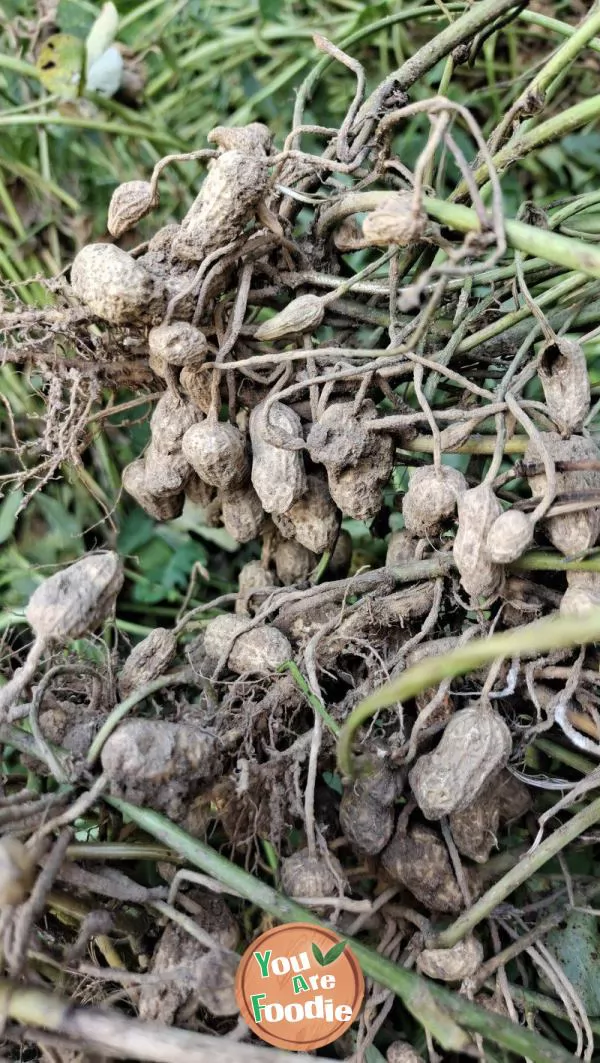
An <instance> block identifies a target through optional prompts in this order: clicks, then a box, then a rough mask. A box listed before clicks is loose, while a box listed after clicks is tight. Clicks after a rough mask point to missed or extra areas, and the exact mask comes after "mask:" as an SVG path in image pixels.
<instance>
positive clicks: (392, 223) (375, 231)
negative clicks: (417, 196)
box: [362, 192, 427, 247]
mask: <svg viewBox="0 0 600 1063" xmlns="http://www.w3.org/2000/svg"><path fill="white" fill-rule="evenodd" d="M426 227H427V216H426V215H425V214H424V213H423V212H422V211H418V212H417V213H414V212H413V196H412V194H411V193H410V192H393V193H391V194H390V195H389V196H388V197H387V198H386V199H385V200H383V201H382V203H381V204H380V206H378V207H377V208H376V209H375V210H373V211H369V213H368V214H367V215H366V217H365V219H364V221H363V223H362V232H363V237H364V239H365V240H368V241H369V243H370V244H372V245H373V246H375V247H385V246H387V245H388V244H398V245H399V246H400V247H406V246H407V245H408V244H415V243H418V241H419V240H420V239H421V238H422V236H423V233H424V232H425V229H426Z"/></svg>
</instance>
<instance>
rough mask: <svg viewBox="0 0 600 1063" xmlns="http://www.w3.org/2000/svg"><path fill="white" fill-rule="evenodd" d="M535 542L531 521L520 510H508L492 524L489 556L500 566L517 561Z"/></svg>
mask: <svg viewBox="0 0 600 1063" xmlns="http://www.w3.org/2000/svg"><path fill="white" fill-rule="evenodd" d="M532 542H533V525H532V523H531V519H530V518H529V517H528V516H527V514H526V513H523V512H522V510H520V509H506V510H505V511H504V513H501V514H500V516H499V517H496V520H495V521H494V523H493V524H492V526H491V528H490V530H489V532H488V537H487V541H486V548H487V552H488V556H489V557H490V559H491V560H492V561H495V562H496V563H497V564H499V565H508V564H510V562H511V561H516V560H517V558H519V557H521V555H522V554H524V553H525V551H526V550H527V549H528V548H529V547H530V546H531V543H532Z"/></svg>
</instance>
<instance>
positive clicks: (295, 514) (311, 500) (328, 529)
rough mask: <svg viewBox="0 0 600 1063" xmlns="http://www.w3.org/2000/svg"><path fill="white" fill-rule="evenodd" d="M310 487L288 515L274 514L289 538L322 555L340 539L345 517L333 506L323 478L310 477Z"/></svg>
mask: <svg viewBox="0 0 600 1063" xmlns="http://www.w3.org/2000/svg"><path fill="white" fill-rule="evenodd" d="M307 485H308V487H307V491H306V493H305V494H303V495H302V498H299V499H298V501H297V502H294V505H293V506H291V507H290V508H289V509H288V510H286V512H285V513H283V514H280V515H278V514H276V513H274V514H273V520H274V522H275V524H276V526H277V527H278V528H279V530H280V532H281V533H282V535H284V536H285V537H286V538H294V539H295V540H296V541H297V542H299V543H300V544H301V545H302V546H305V547H306V548H307V550H311V551H312V552H313V553H314V554H322V553H324V551H325V550H328V549H329V548H330V546H331V544H332V543H333V542H334V541H335V539H336V537H337V533H338V531H339V527H340V523H341V514H340V512H339V510H338V509H337V507H336V506H335V504H334V503H333V502H332V500H331V495H330V494H329V488H328V486H327V481H326V480H325V479H324V478H323V477H322V476H320V475H318V474H315V473H311V474H309V475H308V476H307ZM288 532H289V534H288Z"/></svg>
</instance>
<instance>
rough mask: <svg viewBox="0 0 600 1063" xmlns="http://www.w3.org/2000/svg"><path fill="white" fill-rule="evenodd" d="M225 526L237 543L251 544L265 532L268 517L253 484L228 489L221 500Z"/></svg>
mask: <svg viewBox="0 0 600 1063" xmlns="http://www.w3.org/2000/svg"><path fill="white" fill-rule="evenodd" d="M221 506H222V516H223V526H224V527H225V530H226V531H228V532H229V534H230V535H231V537H232V539H235V541H236V542H237V543H250V542H252V540H253V539H257V538H258V536H259V535H260V534H261V532H262V531H263V528H264V526H265V523H266V520H267V515H266V513H265V511H264V509H263V508H262V505H261V502H260V498H259V497H258V495H257V493H256V491H255V490H254V488H253V486H252V484H247V486H246V487H235V488H231V487H228V488H227V490H226V491H224V492H223V495H222V498H221Z"/></svg>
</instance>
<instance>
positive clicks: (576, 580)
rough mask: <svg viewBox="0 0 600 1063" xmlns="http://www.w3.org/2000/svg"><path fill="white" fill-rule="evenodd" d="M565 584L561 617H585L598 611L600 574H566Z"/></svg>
mask: <svg viewBox="0 0 600 1063" xmlns="http://www.w3.org/2000/svg"><path fill="white" fill-rule="evenodd" d="M567 584H568V586H567V589H566V591H565V593H564V594H563V596H562V600H561V603H560V613H561V616H586V615H587V614H588V613H591V612H592V611H593V610H594V609H600V572H567Z"/></svg>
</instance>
